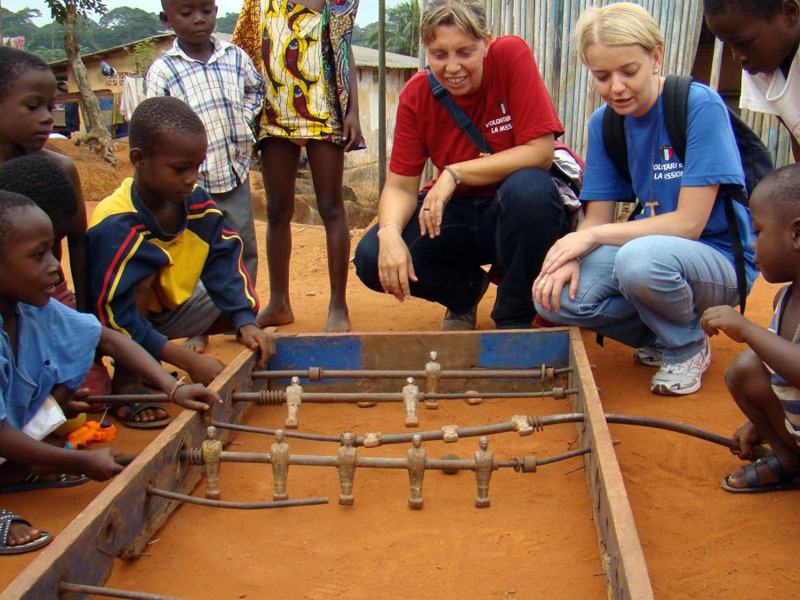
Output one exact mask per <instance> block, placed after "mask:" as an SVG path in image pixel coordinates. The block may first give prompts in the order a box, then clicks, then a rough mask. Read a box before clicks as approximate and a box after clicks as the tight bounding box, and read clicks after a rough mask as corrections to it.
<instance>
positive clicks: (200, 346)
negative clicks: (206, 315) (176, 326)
mask: <svg viewBox="0 0 800 600" xmlns="http://www.w3.org/2000/svg"><path fill="white" fill-rule="evenodd" d="M182 345H183V347H184V348H186V349H187V350H191V351H192V352H197V353H198V354H202V353H203V352H205V351H206V346H208V336H207V335H196V336H194V337H190V338H186V339H185V340H183V344H182Z"/></svg>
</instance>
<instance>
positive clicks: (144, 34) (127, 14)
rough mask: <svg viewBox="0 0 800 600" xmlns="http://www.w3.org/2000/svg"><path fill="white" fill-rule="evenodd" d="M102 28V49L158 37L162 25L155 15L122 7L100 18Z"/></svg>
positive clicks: (99, 38) (99, 39)
mask: <svg viewBox="0 0 800 600" xmlns="http://www.w3.org/2000/svg"><path fill="white" fill-rule="evenodd" d="M100 28H101V33H100V35H99V36H98V40H97V41H98V42H100V45H101V49H102V48H113V47H114V46H121V45H123V44H127V43H130V42H134V41H137V40H143V39H146V38H149V37H151V36H154V35H156V34H157V33H158V32H159V30H161V29H162V25H161V21H160V20H159V18H158V15H156V14H155V13H149V12H147V11H144V10H142V9H141V8H131V7H129V6H120V7H119V8H115V9H114V10H110V11H109V12H107V13H105V14H104V15H103V16H102V17H100Z"/></svg>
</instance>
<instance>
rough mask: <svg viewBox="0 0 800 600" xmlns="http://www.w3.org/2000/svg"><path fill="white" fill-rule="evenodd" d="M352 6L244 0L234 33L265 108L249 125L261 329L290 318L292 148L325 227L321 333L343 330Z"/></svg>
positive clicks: (352, 111) (334, 1)
mask: <svg viewBox="0 0 800 600" xmlns="http://www.w3.org/2000/svg"><path fill="white" fill-rule="evenodd" d="M357 8H358V0H301V1H298V2H292V1H290V0H245V1H244V4H243V6H242V11H241V13H240V15H239V20H238V21H237V24H236V31H235V32H234V34H233V41H234V43H235V44H237V45H239V46H241V47H242V48H243V49H244V50H245V51H246V52H247V53H248V54H249V55H250V58H252V59H253V62H254V63H255V64H256V65H258V66H260V67H261V71H262V74H263V77H264V87H265V98H264V107H263V110H262V112H261V116H260V118H259V121H258V136H257V138H258V144H259V149H260V151H261V172H262V175H263V177H264V188H265V189H266V192H267V263H268V264H269V287H270V298H269V303H268V304H267V306H266V308H264V309H263V310H262V311H261V312H260V313H259V315H258V324H259V326H260V327H264V326H267V325H284V324H286V323H291V322H292V321H294V313H293V312H292V307H291V303H290V301H289V257H290V255H291V250H292V232H291V218H292V214H293V212H294V190H295V180H296V178H297V164H298V160H299V157H300V148H301V147H305V148H306V153H307V154H308V161H309V165H310V167H311V174H312V179H313V183H314V191H315V193H316V196H317V207H318V209H319V214H320V216H321V217H322V220H323V223H324V224H325V238H326V242H327V250H328V274H329V277H330V284H331V299H330V304H329V306H328V320H327V322H326V323H325V331H348V330H349V329H350V318H349V316H348V311H347V300H346V297H345V295H346V287H347V269H348V259H349V256H350V235H349V231H348V227H347V218H346V215H345V211H344V202H343V199H342V174H343V171H344V153H345V152H349V151H350V150H355V149H357V148H358V147H359V145H360V144H361V126H360V123H359V119H358V89H357V83H356V82H357V79H356V70H355V59H354V58H353V52H352V49H351V47H350V39H351V36H352V31H353V24H354V22H355V16H356V10H357Z"/></svg>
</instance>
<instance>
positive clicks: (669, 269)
mask: <svg viewBox="0 0 800 600" xmlns="http://www.w3.org/2000/svg"><path fill="white" fill-rule="evenodd" d="M738 300H739V294H738V290H737V287H736V271H735V270H734V267H733V264H732V263H731V262H730V260H728V259H727V258H726V257H725V255H724V254H722V253H721V252H720V251H718V250H716V249H714V248H712V247H711V246H709V245H708V244H704V243H702V242H698V241H693V240H687V239H684V238H680V237H675V236H666V235H651V236H647V237H642V238H637V239H635V240H631V241H630V242H628V243H627V244H625V245H623V246H600V247H599V248H597V249H596V250H594V251H593V252H592V253H590V254H587V255H586V256H584V257H583V258H582V259H581V271H580V281H579V282H578V292H577V294H576V296H575V300H570V299H569V289H568V288H567V287H565V288H564V289H563V291H562V293H561V310H559V312H548V311H546V310H544V307H542V306H540V305H539V304H536V309H537V311H538V312H539V314H540V315H541V316H542V317H543V318H545V319H547V320H548V321H551V322H553V323H558V324H562V325H579V326H581V327H585V328H587V329H591V330H592V331H596V332H597V333H600V334H602V335H605V336H608V337H610V338H612V339H614V340H617V341H619V342H622V343H623V344H627V345H629V346H633V347H634V348H636V347H640V346H649V345H653V344H659V345H661V346H663V347H664V362H666V363H676V362H682V361H684V360H686V359H688V358H690V357H691V356H692V355H694V354H696V353H697V352H698V351H700V349H701V348H702V346H703V343H704V335H703V331H702V329H701V327H700V317H701V316H702V314H703V311H704V310H705V309H706V308H709V307H711V306H719V305H723V304H727V305H730V306H735V305H736V304H737V303H738ZM551 308H552V307H551Z"/></svg>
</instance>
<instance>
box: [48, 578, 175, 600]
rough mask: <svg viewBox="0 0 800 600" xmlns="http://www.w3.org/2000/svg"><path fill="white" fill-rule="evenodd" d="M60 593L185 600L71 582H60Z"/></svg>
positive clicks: (152, 599)
mask: <svg viewBox="0 0 800 600" xmlns="http://www.w3.org/2000/svg"><path fill="white" fill-rule="evenodd" d="M58 593H59V594H91V595H93V596H105V597H107V598H131V599H132V600H183V598H178V597H176V596H160V595H158V594H147V593H145V592H130V591H128V590H117V589H114V588H108V587H100V586H97V585H84V584H82V583H70V582H69V581H61V582H59V584H58Z"/></svg>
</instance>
